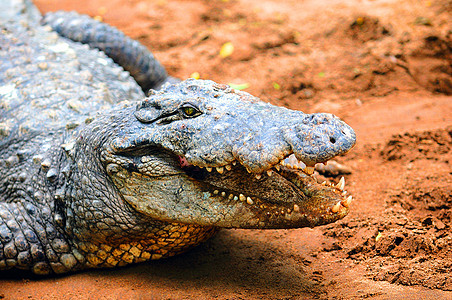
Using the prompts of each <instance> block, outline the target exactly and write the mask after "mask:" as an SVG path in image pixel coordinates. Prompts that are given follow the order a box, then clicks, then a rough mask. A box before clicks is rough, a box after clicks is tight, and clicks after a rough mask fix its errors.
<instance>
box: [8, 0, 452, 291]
mask: <svg viewBox="0 0 452 300" xmlns="http://www.w3.org/2000/svg"><path fill="white" fill-rule="evenodd" d="M36 3H37V5H38V7H39V8H40V9H41V10H42V12H47V11H53V10H59V9H65V10H76V11H78V12H81V13H86V14H89V15H91V16H96V17H98V18H101V19H103V20H104V21H105V22H107V23H110V24H112V25H114V26H117V27H118V28H120V29H121V30H123V31H124V32H125V33H126V34H128V35H129V36H131V37H133V38H135V39H138V40H139V41H141V42H142V43H143V44H145V45H146V46H148V47H149V48H150V49H152V50H153V51H154V53H155V54H156V56H157V57H158V58H159V60H160V61H162V63H163V64H164V65H165V66H166V67H167V69H168V71H169V73H170V74H171V75H173V76H176V77H180V78H187V77H190V76H194V75H193V73H195V72H198V73H199V75H200V77H201V78H205V79H212V80H215V81H218V82H222V83H233V84H241V85H243V84H246V85H247V86H249V87H248V88H246V91H248V92H250V93H252V94H254V95H256V96H259V97H261V98H262V99H264V100H266V101H270V102H272V103H274V104H276V105H282V106H287V107H290V108H293V109H300V110H303V111H305V112H320V111H327V112H332V113H335V114H337V115H338V116H340V117H341V118H343V119H344V120H345V121H346V122H348V123H349V124H350V125H351V126H352V127H353V128H354V129H355V130H356V132H357V134H358V144H357V146H356V147H355V148H354V149H353V151H352V152H351V153H350V154H349V155H347V156H346V157H341V158H339V159H338V161H339V162H340V163H343V164H345V165H347V166H348V167H350V168H351V169H352V173H351V174H349V175H345V179H346V182H347V190H348V191H349V192H351V194H353V196H354V198H355V199H356V201H355V202H354V204H353V206H352V210H351V213H350V214H349V215H348V216H347V217H346V218H345V219H343V220H341V221H339V222H337V223H335V224H331V225H327V226H324V227H319V228H314V229H309V228H306V229H297V230H274V231H259V230H256V231H247V230H223V231H221V232H220V233H219V234H218V235H217V236H216V237H215V238H213V239H211V240H210V241H208V242H206V243H205V244H203V245H201V246H200V247H198V248H196V249H194V250H193V251H190V252H189V253H186V254H184V255H181V256H178V257H174V258H171V259H167V260H162V261H155V262H150V263H146V264H141V265H136V266H131V267H126V268H120V269H114V270H94V271H88V272H84V273H79V274H73V275H69V276H64V277H57V278H45V279H36V278H28V279H2V281H0V298H5V299H194V298H198V299H212V298H215V299H364V298H370V299H452V271H451V270H452V231H451V226H452V220H451V219H452V196H451V194H452V176H451V175H452V168H451V163H452V161H451V159H452V155H451V153H452V97H451V94H452V76H451V74H452V65H451V61H452V54H451V53H452V51H451V49H452V40H451V39H452V17H451V12H452V2H451V1H450V0H443V1H441V0H439V1H433V0H432V1H414V0H399V1H396V0H385V1H371V0H341V1H335V0H331V1H319V0H304V1H296V0H286V1H280V0H260V1H253V0H229V1H228V0H223V1H220V0H212V1H202V0H193V1H182V0H179V1H176V0H155V1H150V0H149V1H140V0H78V1H73V0H38V1H36ZM227 42H230V43H232V45H233V46H234V51H233V52H232V53H231V54H230V55H229V56H227V57H221V55H220V49H221V47H222V45H223V44H225V43H227ZM339 178H340V176H330V178H329V179H330V180H331V181H334V182H337V181H338V180H339Z"/></svg>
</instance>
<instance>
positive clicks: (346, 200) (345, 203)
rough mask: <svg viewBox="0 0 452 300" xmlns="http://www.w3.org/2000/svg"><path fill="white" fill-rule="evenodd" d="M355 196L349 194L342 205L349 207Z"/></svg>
mask: <svg viewBox="0 0 452 300" xmlns="http://www.w3.org/2000/svg"><path fill="white" fill-rule="evenodd" d="M352 200H353V197H352V196H348V197H347V199H345V200H344V201H342V202H341V203H342V205H343V206H345V207H349V206H350V203H352Z"/></svg>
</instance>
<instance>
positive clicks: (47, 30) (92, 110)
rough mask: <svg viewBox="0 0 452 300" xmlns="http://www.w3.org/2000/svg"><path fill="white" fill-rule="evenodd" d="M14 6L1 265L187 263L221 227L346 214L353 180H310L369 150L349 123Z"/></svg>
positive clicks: (3, 135)
mask: <svg viewBox="0 0 452 300" xmlns="http://www.w3.org/2000/svg"><path fill="white" fill-rule="evenodd" d="M0 11H1V12H0V30H1V35H0V62H1V63H0V112H1V117H0V270H2V271H5V270H11V269H14V270H18V271H20V272H27V273H30V274H32V273H34V274H39V275H46V274H61V273H67V272H74V271H78V270H83V269H88V268H100V267H115V266H125V265H128V264H132V263H139V262H144V261H148V260H152V259H160V258H165V257H170V256H173V255H176V254H179V253H182V252H184V251H187V250H188V249H191V248H192V247H194V246H196V245H198V244H200V243H201V242H203V241H205V240H207V239H208V238H210V237H212V236H213V235H214V234H215V233H216V232H217V231H218V230H219V229H220V228H247V229H274V228H284V229H285V228H300V227H314V226H319V225H323V224H328V223H331V222H335V221H337V220H339V219H341V218H343V217H344V216H346V215H347V213H348V211H349V206H350V203H351V201H352V197H351V196H347V195H346V191H344V185H345V182H344V180H343V179H341V180H340V181H339V183H338V184H337V185H333V184H331V183H325V182H323V183H318V182H317V180H316V179H315V178H314V177H313V176H312V172H313V166H314V165H315V164H316V163H325V162H327V161H328V160H330V159H331V158H333V157H335V156H337V155H344V154H345V153H347V152H348V151H349V150H350V149H351V148H352V147H353V146H354V144H355V141H356V136H355V133H354V131H353V129H352V128H351V127H350V126H348V125H347V124H346V123H345V122H343V121H342V120H340V119H339V118H337V117H336V116H334V115H332V114H328V113H315V114H305V113H303V112H301V111H294V110H290V109H287V108H284V107H277V106H274V105H271V104H269V103H266V102H264V101H261V100H260V99H258V98H257V97H254V96H252V95H250V94H249V93H246V92H244V91H238V90H235V89H233V88H231V87H230V86H228V85H225V84H218V83H215V82H213V81H209V80H195V79H187V80H184V81H180V82H179V81H178V80H175V79H174V78H172V77H170V76H168V75H167V73H166V71H164V68H163V67H161V66H160V65H159V64H158V62H156V59H155V58H154V57H153V56H152V55H151V54H150V53H148V52H147V50H146V49H144V47H143V46H141V45H140V44H139V43H137V42H134V41H131V40H130V39H129V38H127V37H126V36H124V35H123V34H122V33H120V32H119V31H118V30H117V29H115V28H112V27H109V26H108V25H105V24H102V23H100V22H97V21H94V20H92V19H89V18H88V17H82V16H77V15H74V13H72V14H64V13H58V14H55V15H53V16H52V15H49V16H46V17H45V18H44V19H43V18H42V16H41V15H40V13H39V12H38V10H37V9H36V8H35V7H34V6H33V4H32V3H31V2H30V1H28V0H12V1H2V2H1V4H0ZM68 20H69V21H68ZM42 23H45V24H47V25H43V24H42ZM80 24H81V26H80ZM71 26H72V27H71ZM57 32H59V34H58V33H57ZM105 32H109V34H108V37H106V35H105ZM110 37H112V38H113V39H115V40H116V44H115V45H116V46H112V44H111V43H110V42H108V41H109V39H110ZM124 45H126V46H124ZM137 49H138V50H137ZM107 54H109V55H110V56H111V57H112V58H113V59H112V58H110V57H109V56H107ZM125 70H128V71H125ZM148 89H149V91H148ZM144 91H146V92H147V95H145V92H144Z"/></svg>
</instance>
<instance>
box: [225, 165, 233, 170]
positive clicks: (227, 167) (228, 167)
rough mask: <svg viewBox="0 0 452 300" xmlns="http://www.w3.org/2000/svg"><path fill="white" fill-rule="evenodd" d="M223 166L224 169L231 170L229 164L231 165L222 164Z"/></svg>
mask: <svg viewBox="0 0 452 300" xmlns="http://www.w3.org/2000/svg"><path fill="white" fill-rule="evenodd" d="M224 168H225V169H226V170H228V171H231V169H232V166H231V165H226V166H224Z"/></svg>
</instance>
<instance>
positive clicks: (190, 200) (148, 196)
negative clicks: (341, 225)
mask: <svg viewBox="0 0 452 300" xmlns="http://www.w3.org/2000/svg"><path fill="white" fill-rule="evenodd" d="M178 159H179V161H177V160H178ZM144 160H145V161H147V159H144ZM282 163H283V164H285V165H286V166H282V165H279V166H275V168H274V169H273V171H272V173H269V172H268V173H266V174H262V175H259V176H257V177H256V175H255V174H250V173H249V172H248V171H247V170H246V168H245V167H243V166H241V165H239V164H236V165H235V166H232V167H231V168H228V169H224V170H221V169H220V171H219V172H218V171H211V172H209V171H207V170H205V169H202V168H199V167H194V166H192V165H189V164H187V162H186V161H185V160H184V159H183V158H182V159H181V158H175V159H174V160H173V161H172V162H171V164H169V163H167V164H166V165H165V166H161V168H165V169H166V170H167V171H168V170H170V166H169V165H171V170H172V171H171V175H168V174H167V175H165V176H153V175H152V174H143V173H141V172H137V171H136V170H126V169H124V168H121V167H119V168H118V165H114V166H115V167H111V166H112V165H110V167H107V169H108V170H109V171H110V174H109V175H110V177H111V178H112V179H113V182H114V184H115V185H116V187H117V188H118V189H119V191H120V193H121V195H122V196H123V198H124V199H125V200H126V201H127V202H128V203H129V204H130V205H132V207H133V208H134V209H135V210H137V211H138V212H140V213H143V214H145V215H146V216H148V217H150V218H152V219H156V220H160V221H166V222H179V223H187V224H197V225H202V226H218V227H228V228H231V227H233V228H300V227H306V226H308V227H314V226H318V225H323V224H327V223H331V222H334V221H336V220H338V219H341V218H343V217H344V216H346V215H347V213H348V207H349V205H350V202H351V198H350V196H349V197H345V194H346V192H344V183H343V182H342V181H341V182H340V183H339V185H338V186H332V185H329V184H325V183H324V184H319V183H317V181H316V180H315V179H314V178H313V177H312V176H309V175H307V174H305V173H304V172H302V171H301V170H297V169H296V168H292V167H289V166H288V164H287V163H286V162H284V161H282ZM140 169H143V167H141V168H140Z"/></svg>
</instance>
